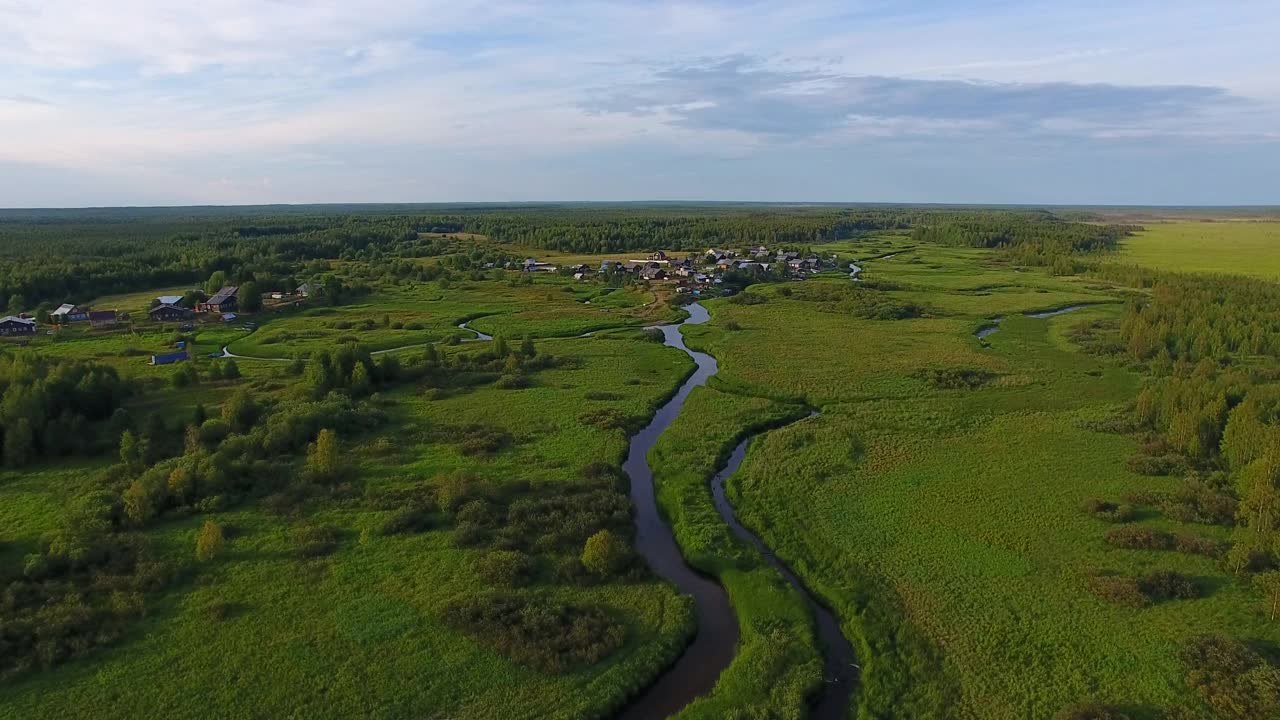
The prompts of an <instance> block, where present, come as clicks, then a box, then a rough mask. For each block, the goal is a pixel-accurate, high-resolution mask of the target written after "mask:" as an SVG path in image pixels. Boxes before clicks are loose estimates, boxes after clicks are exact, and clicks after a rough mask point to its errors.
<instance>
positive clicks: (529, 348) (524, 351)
mask: <svg viewBox="0 0 1280 720" xmlns="http://www.w3.org/2000/svg"><path fill="white" fill-rule="evenodd" d="M520 354H521V355H523V356H525V357H527V358H531V357H533V356H535V355H537V354H538V349H537V348H536V347H534V346H533V338H531V337H529V336H528V335H525V336H524V340H522V341H521V342H520Z"/></svg>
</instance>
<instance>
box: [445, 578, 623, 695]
mask: <svg viewBox="0 0 1280 720" xmlns="http://www.w3.org/2000/svg"><path fill="white" fill-rule="evenodd" d="M444 621H445V622H446V623H447V624H448V625H450V626H451V627H453V628H455V629H457V630H460V631H462V632H465V633H466V634H467V635H469V636H471V637H472V638H473V639H475V640H476V641H477V642H484V643H488V644H491V645H493V646H494V647H495V649H497V650H498V651H499V652H501V653H502V654H503V655H506V656H507V657H508V658H510V659H511V660H513V661H514V662H517V663H520V664H522V665H525V666H527V667H531V668H534V669H536V670H540V671H542V672H544V673H548V674H556V675H559V674H564V673H568V672H571V671H573V670H575V669H577V668H579V667H582V666H585V665H593V664H595V663H598V662H600V661H601V660H603V659H605V658H606V657H608V656H610V655H612V654H613V653H614V652H616V651H617V650H618V649H620V648H621V647H622V645H623V643H625V642H626V626H625V625H624V624H623V623H621V622H619V621H617V620H614V619H612V618H610V617H609V616H608V615H607V614H606V613H605V612H604V611H603V610H600V609H597V608H592V607H583V606H579V605H570V604H566V603H561V602H559V601H556V600H552V599H550V598H544V597H538V596H530V597H525V596H519V595H512V594H494V595H480V596H471V597H465V598H461V599H459V600H455V601H453V602H452V603H450V604H449V605H448V606H447V607H446V608H445V611H444Z"/></svg>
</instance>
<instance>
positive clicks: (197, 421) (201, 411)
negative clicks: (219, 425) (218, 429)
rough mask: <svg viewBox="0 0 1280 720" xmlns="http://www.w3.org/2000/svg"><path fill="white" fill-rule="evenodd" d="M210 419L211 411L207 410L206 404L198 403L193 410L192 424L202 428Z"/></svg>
mask: <svg viewBox="0 0 1280 720" xmlns="http://www.w3.org/2000/svg"><path fill="white" fill-rule="evenodd" d="M208 419H209V411H208V410H205V408H204V403H196V406H195V407H194V408H192V409H191V424H192V425H194V426H196V427H200V426H201V425H203V424H204V421H205V420H208Z"/></svg>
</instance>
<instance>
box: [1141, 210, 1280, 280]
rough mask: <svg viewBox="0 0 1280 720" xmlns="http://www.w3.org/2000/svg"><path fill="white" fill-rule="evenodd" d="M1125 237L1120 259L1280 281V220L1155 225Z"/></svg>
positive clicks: (1187, 270)
mask: <svg viewBox="0 0 1280 720" xmlns="http://www.w3.org/2000/svg"><path fill="white" fill-rule="evenodd" d="M1146 227H1147V229H1146V230H1143V231H1142V232H1140V233H1138V234H1136V235H1134V236H1133V237H1130V238H1127V239H1125V240H1124V241H1123V242H1122V244H1121V250H1120V257H1121V258H1123V259H1124V260H1126V261H1130V262H1134V263H1137V264H1138V265H1143V266H1146V267H1152V268H1158V269H1161V270H1177V271H1181V272H1212V273H1232V274H1236V275H1251V276H1253V277H1260V278H1266V279H1269V280H1280V222H1246V221H1226V222H1171V223H1153V224H1150V225H1147V226H1146Z"/></svg>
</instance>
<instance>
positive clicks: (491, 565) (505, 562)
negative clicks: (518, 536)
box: [471, 550, 535, 588]
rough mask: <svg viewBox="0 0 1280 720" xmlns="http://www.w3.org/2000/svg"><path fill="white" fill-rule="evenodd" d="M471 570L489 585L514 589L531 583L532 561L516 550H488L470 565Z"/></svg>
mask: <svg viewBox="0 0 1280 720" xmlns="http://www.w3.org/2000/svg"><path fill="white" fill-rule="evenodd" d="M471 569H472V570H473V571H474V572H475V574H476V575H477V576H479V578H480V579H481V580H483V581H485V582H487V583H489V584H490V585H496V586H498V587H503V588H514V587H521V586H523V585H528V584H529V583H530V582H532V581H533V574H534V569H535V568H534V564H533V559H532V558H530V557H529V556H528V555H525V554H524V553H522V552H519V551H517V550H490V551H489V552H486V553H484V554H483V555H481V556H480V557H478V558H476V559H475V560H473V561H472V563H471Z"/></svg>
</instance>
